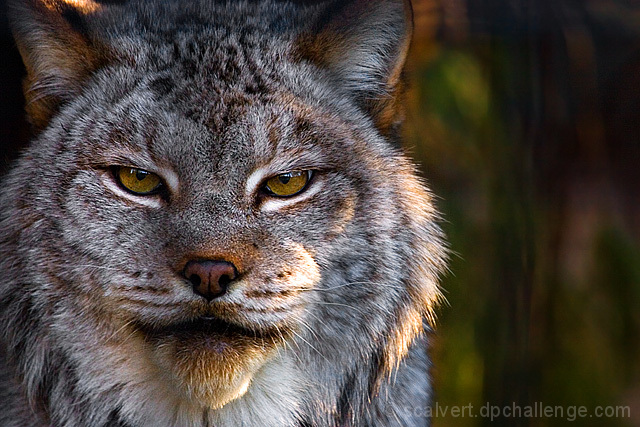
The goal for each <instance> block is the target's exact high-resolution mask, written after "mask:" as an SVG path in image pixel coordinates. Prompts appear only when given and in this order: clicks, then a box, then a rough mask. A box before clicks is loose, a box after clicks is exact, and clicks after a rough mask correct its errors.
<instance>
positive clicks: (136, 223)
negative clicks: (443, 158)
mask: <svg viewBox="0 0 640 427" xmlns="http://www.w3.org/2000/svg"><path fill="white" fill-rule="evenodd" d="M9 9H10V17H11V21H12V26H13V27H12V28H13V32H14V35H15V38H16V42H17V46H18V48H19V50H20V53H21V55H22V57H23V60H24V62H25V65H26V70H27V76H26V78H25V96H26V100H27V113H28V117H29V119H30V121H31V123H32V124H33V127H34V133H35V138H34V140H33V141H32V142H31V144H30V145H29V146H28V147H26V148H25V150H24V152H23V153H22V155H21V157H20V158H19V159H18V160H17V161H16V162H15V163H14V164H13V165H12V167H11V170H10V171H9V172H8V173H7V174H6V175H5V176H4V177H3V179H2V190H1V196H0V197H1V198H0V201H1V203H0V221H1V223H0V277H1V278H2V279H1V282H0V402H1V404H0V406H1V408H2V409H1V410H0V425H2V426H42V427H44V426H56V427H72V426H73V427H78V426H120V427H123V426H130V427H138V426H154V427H156V426H157V427H174V426H175V427H188V426H193V427H197V426H218V427H219V426H222V427H224V426H249V427H251V426H269V427H278V426H287V427H289V426H291V427H293V426H297V427H303V426H304V427H311V426H318V427H325V426H327V427H330V426H336V427H337V426H380V427H382V426H384V427H389V426H424V425H428V424H429V420H428V419H426V418H425V417H424V415H423V414H424V413H425V409H427V408H428V405H429V404H430V396H431V386H430V379H429V365H430V362H429V358H428V355H427V349H428V342H427V341H428V335H427V333H428V332H429V331H430V328H431V327H432V320H433V310H434V307H435V306H436V305H437V304H438V301H439V299H440V295H441V294H440V291H439V285H438V280H439V277H440V275H441V273H442V272H443V270H444V268H445V258H446V249H445V245H444V243H443V242H444V239H443V236H442V233H441V231H440V228H439V226H438V214H437V212H436V211H435V208H434V206H433V203H432V196H431V193H430V192H429V190H428V189H427V188H426V186H425V185H424V183H423V182H422V180H421V179H420V178H419V176H418V174H417V173H416V170H415V167H414V165H413V164H412V162H411V161H410V160H409V159H408V158H407V157H406V156H405V155H404V154H403V152H402V150H401V148H400V144H399V134H400V132H399V129H400V123H401V119H402V109H401V108H400V107H401V98H402V92H403V65H404V62H405V58H406V56H407V51H408V47H409V43H410V38H411V33H412V16H411V6H410V4H409V2H408V1H401V0H397V1H396V0H350V1H323V2H302V1H293V0H262V1H214V0H194V1H179V0H172V1H169V0H139V1H137V0H129V1H126V0H121V1H114V0H111V1H106V0H104V1H97V0H13V1H11V2H10V4H9Z"/></svg>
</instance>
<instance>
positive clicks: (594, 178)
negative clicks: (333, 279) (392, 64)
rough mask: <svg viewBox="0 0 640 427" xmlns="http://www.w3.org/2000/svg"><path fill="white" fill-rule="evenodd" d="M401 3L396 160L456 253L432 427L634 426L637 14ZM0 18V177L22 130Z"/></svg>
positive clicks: (638, 387) (639, 401) (528, 2)
mask: <svg viewBox="0 0 640 427" xmlns="http://www.w3.org/2000/svg"><path fill="white" fill-rule="evenodd" d="M413 3H414V9H415V21H416V22H415V23H416V33H415V38H414V43H413V47H412V52H411V56H410V63H409V66H408V71H409V72H408V79H409V82H410V89H409V93H408V97H407V104H406V105H407V111H406V118H407V121H406V126H405V140H406V147H407V150H408V151H409V153H410V154H411V155H412V156H413V157H414V158H415V159H416V161H417V162H418V163H419V164H420V166H421V167H422V169H423V172H424V176H425V177H426V178H427V180H428V181H429V183H430V185H431V187H432V188H433V190H434V192H435V193H436V194H437V195H438V197H439V198H438V200H437V203H438V206H439V208H440V210H441V211H442V212H443V213H444V218H445V222H444V223H443V227H444V229H445V230H446V233H447V235H448V238H449V241H450V243H451V248H452V250H453V252H454V255H453V257H452V260H451V271H452V273H451V274H450V275H448V276H447V277H446V278H445V280H444V288H445V292H446V297H447V299H448V301H449V305H448V306H444V307H442V308H441V309H440V310H439V320H438V326H437V330H436V333H435V335H434V337H433V339H434V348H433V351H432V355H433V358H434V368H433V375H434V377H435V389H436V402H437V404H438V406H439V407H440V408H441V409H442V412H441V413H439V414H434V418H433V425H434V426H435V427H445V426H484V425H504V426H529V425H531V426H555V425H566V424H572V425H577V426H640V2H639V1H637V0H571V1H570V0H413ZM0 5H1V6H2V12H3V13H2V14H0V16H1V21H0V37H1V40H0V49H1V50H0V55H1V56H0V58H1V59H0V144H1V150H0V172H2V171H4V169H5V168H6V165H7V163H8V162H9V161H10V160H11V159H12V158H14V157H15V155H16V153H17V151H18V150H19V148H20V147H21V146H23V145H24V144H25V141H27V140H28V138H29V128H28V126H27V125H26V123H25V121H24V113H23V102H24V101H23V98H22V94H21V84H20V80H21V76H22V75H23V73H24V70H23V68H22V65H21V62H20V59H19V56H18V54H17V51H16V50H15V47H14V44H13V41H12V40H11V37H10V33H9V31H8V28H7V25H6V18H5V14H4V2H2V3H0ZM486 404H490V405H492V406H496V407H505V406H507V407H512V406H513V405H516V406H518V407H520V408H522V410H523V411H524V410H525V409H526V407H527V406H530V407H535V405H544V406H553V407H556V406H558V407H561V408H563V410H564V411H565V413H564V415H565V416H560V417H558V416H552V417H540V416H534V417H525V416H522V417H497V418H494V419H491V417H488V416H480V415H481V414H480V410H481V408H482V407H483V406H485V405H486ZM468 405H472V406H473V412H474V414H475V415H477V416H476V417H471V416H468V415H469V413H468V412H467V413H466V416H464V417H460V416H453V415H452V413H451V410H452V408H453V407H455V406H457V407H465V406H468ZM609 405H611V406H613V407H614V408H615V407H617V406H623V407H628V408H629V409H628V410H623V411H622V412H619V413H618V416H613V417H607V418H597V417H595V416H593V415H594V411H595V409H596V408H597V407H606V406H609ZM579 406H584V407H585V408H586V410H587V415H586V416H585V417H578V418H576V419H575V420H573V421H571V420H570V419H568V417H567V416H566V415H567V412H568V411H569V410H570V408H572V407H574V408H575V407H579ZM445 408H447V414H446V415H444V414H443V412H444V410H445ZM523 415H524V413H523ZM590 415H591V416H590Z"/></svg>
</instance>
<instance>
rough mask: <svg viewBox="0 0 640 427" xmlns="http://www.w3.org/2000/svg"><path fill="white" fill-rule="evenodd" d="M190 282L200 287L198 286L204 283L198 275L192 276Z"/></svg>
mask: <svg viewBox="0 0 640 427" xmlns="http://www.w3.org/2000/svg"><path fill="white" fill-rule="evenodd" d="M189 281H190V282H191V284H192V285H193V286H198V285H200V283H202V279H201V278H200V276H197V275H195V274H192V275H191V276H190V277H189Z"/></svg>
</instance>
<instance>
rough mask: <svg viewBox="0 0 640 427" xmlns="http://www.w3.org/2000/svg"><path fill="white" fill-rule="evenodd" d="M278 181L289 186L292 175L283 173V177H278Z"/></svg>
mask: <svg viewBox="0 0 640 427" xmlns="http://www.w3.org/2000/svg"><path fill="white" fill-rule="evenodd" d="M278 179H279V180H280V182H281V183H283V184H285V185H286V184H288V183H289V181H291V174H290V173H283V174H282V175H279V176H278Z"/></svg>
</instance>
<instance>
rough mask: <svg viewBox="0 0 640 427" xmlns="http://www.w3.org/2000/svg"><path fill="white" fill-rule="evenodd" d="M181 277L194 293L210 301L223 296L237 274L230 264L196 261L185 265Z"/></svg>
mask: <svg viewBox="0 0 640 427" xmlns="http://www.w3.org/2000/svg"><path fill="white" fill-rule="evenodd" d="M183 275H184V277H185V278H186V279H187V280H188V281H189V282H190V283H191V285H192V286H193V292H194V293H196V294H198V295H200V296H202V297H204V298H205V299H207V301H211V300H212V299H214V298H218V297H220V296H222V295H224V293H225V292H226V291H227V288H228V286H229V284H230V283H231V282H232V281H233V280H235V278H236V276H237V273H236V268H235V266H234V265H233V264H231V263H230V262H226V261H213V260H197V261H190V262H188V263H187V265H186V266H185V269H184V272H183Z"/></svg>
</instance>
